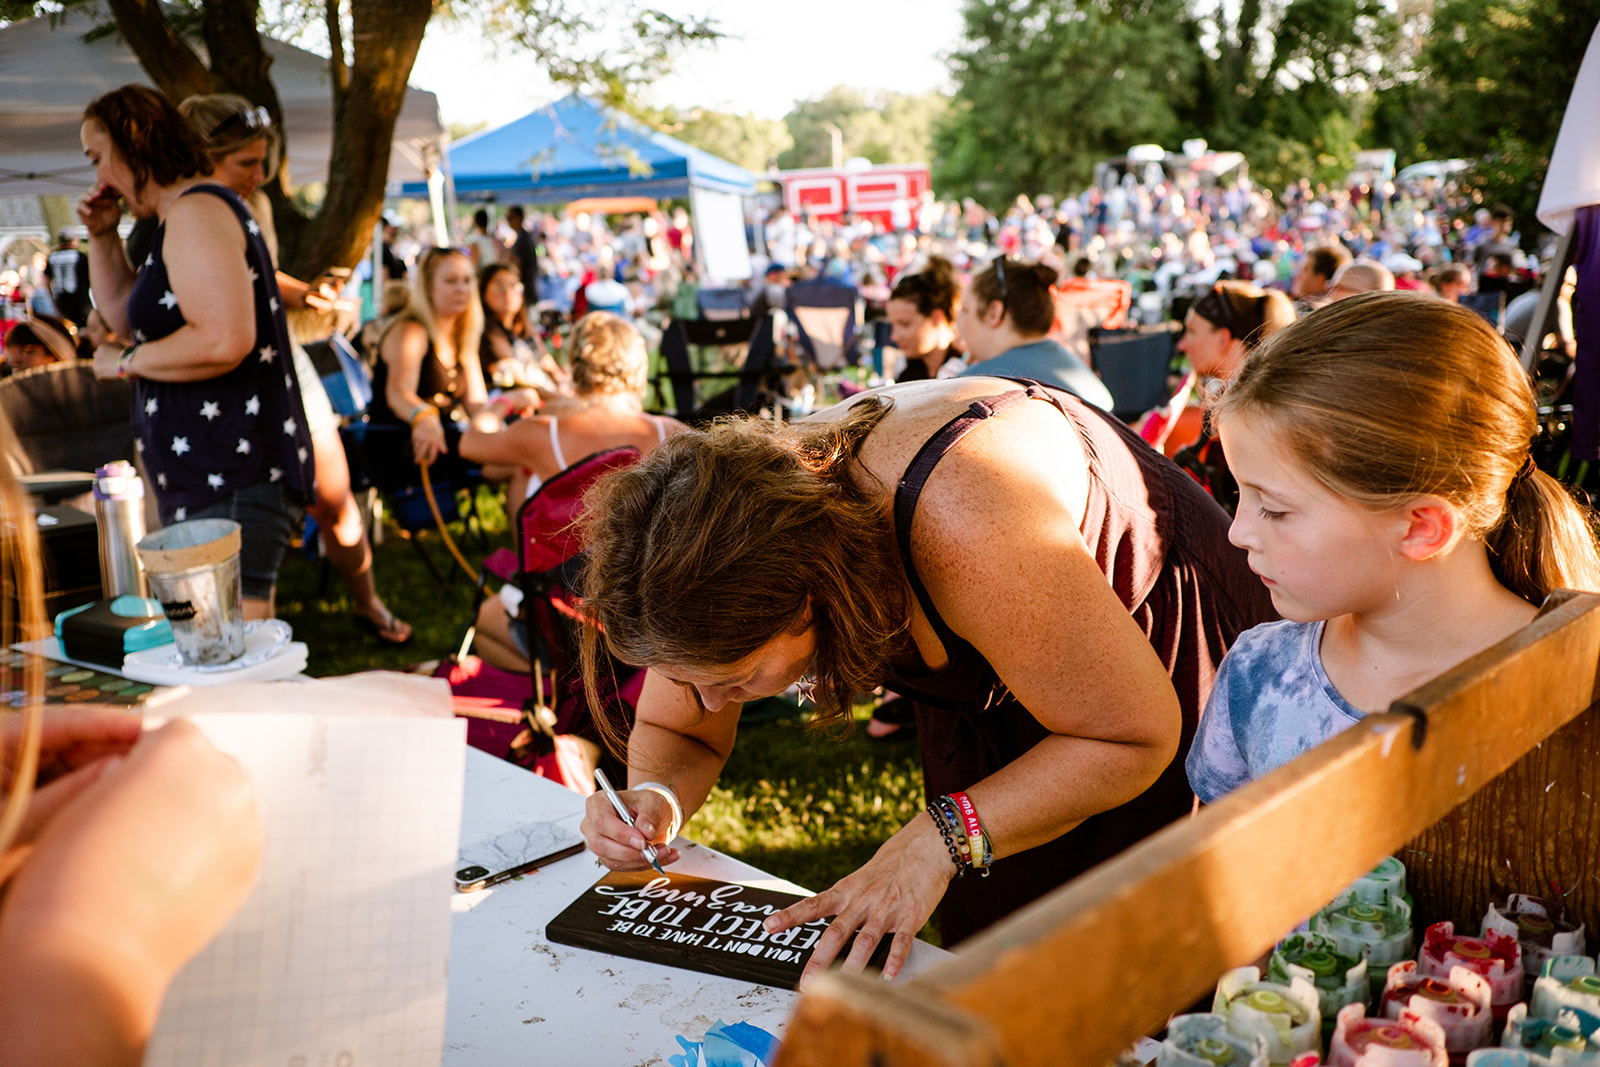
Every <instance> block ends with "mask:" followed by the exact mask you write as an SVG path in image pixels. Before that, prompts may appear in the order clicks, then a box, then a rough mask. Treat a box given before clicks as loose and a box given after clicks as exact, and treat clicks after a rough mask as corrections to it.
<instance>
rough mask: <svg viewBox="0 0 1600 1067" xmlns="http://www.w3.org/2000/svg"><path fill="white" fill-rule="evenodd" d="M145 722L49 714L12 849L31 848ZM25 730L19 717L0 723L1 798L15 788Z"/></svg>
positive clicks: (73, 712)
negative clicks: (29, 794)
mask: <svg viewBox="0 0 1600 1067" xmlns="http://www.w3.org/2000/svg"><path fill="white" fill-rule="evenodd" d="M142 721H143V720H141V719H140V718H139V716H137V715H130V714H128V713H127V712H121V711H108V710H105V709H101V708H62V709H61V710H59V711H52V712H49V713H48V714H46V715H45V716H44V720H43V724H42V729H41V730H40V732H39V769H38V771H37V772H36V774H35V776H34V781H35V783H36V789H35V791H34V794H33V796H32V797H31V798H30V799H29V801H28V813H27V815H26V817H25V818H24V821H23V823H22V827H21V829H20V830H19V832H18V837H17V839H16V841H15V842H13V843H14V844H19V845H26V844H30V843H31V842H32V841H33V839H34V838H35V837H36V836H38V834H39V832H40V831H41V830H43V828H44V826H45V824H47V823H48V822H49V821H50V819H51V818H52V817H53V816H54V815H55V814H56V813H57V812H58V811H60V810H61V809H62V808H64V807H66V805H67V804H69V803H70V802H71V801H72V800H73V798H75V797H76V796H77V795H78V794H79V793H81V792H82V791H83V790H84V789H86V788H88V787H89V786H90V785H93V784H94V783H95V781H97V780H98V779H99V777H100V774H101V772H103V771H104V770H105V769H106V767H107V765H108V758H109V757H112V756H121V755H124V754H125V753H127V751H128V749H130V748H132V747H133V743H134V742H135V741H137V740H138V739H139V732H140V730H141V729H142ZM22 726H23V718H22V716H20V715H8V716H5V717H4V718H0V795H3V794H7V793H9V792H10V791H11V789H12V788H13V776H14V775H15V773H16V763H17V753H18V752H19V750H20V748H21V744H22Z"/></svg>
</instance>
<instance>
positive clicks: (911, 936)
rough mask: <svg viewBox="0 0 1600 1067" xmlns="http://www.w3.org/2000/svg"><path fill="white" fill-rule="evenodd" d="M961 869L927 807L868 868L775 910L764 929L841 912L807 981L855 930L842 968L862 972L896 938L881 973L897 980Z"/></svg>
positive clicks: (810, 964)
mask: <svg viewBox="0 0 1600 1067" xmlns="http://www.w3.org/2000/svg"><path fill="white" fill-rule="evenodd" d="M955 874H956V868H955V864H953V863H952V862H950V853H949V851H948V850H947V849H946V848H945V845H944V841H943V840H942V839H941V838H940V837H939V831H938V830H937V829H935V828H934V825H933V820H932V818H931V817H930V816H928V814H927V813H923V814H921V815H918V816H917V817H916V818H915V819H913V820H912V821H911V822H909V823H907V824H906V825H905V826H904V827H902V828H901V829H900V832H899V833H897V834H895V835H894V836H893V837H891V838H889V840H887V841H885V842H884V843H883V847H882V848H880V849H878V852H877V855H875V856H873V857H872V859H870V860H868V861H867V865H866V866H865V867H862V868H861V869H860V870H859V871H856V872H855V873H854V874H851V875H847V876H846V877H844V878H841V879H840V880H839V881H838V882H835V883H834V885H833V888H831V889H829V890H827V891H826V892H823V893H818V894H817V895H816V896H814V897H807V898H806V899H805V900H802V901H800V902H799V903H798V904H793V905H791V906H789V907H787V908H784V909H783V910H782V911H780V912H778V913H777V914H775V915H771V916H769V917H768V918H767V921H766V924H765V925H766V929H767V932H768V933H774V934H775V933H778V932H779V931H782V930H787V929H789V928H790V927H792V926H801V925H803V924H805V923H808V922H811V921H813V920H815V919H820V918H823V917H825V916H828V915H833V916H837V918H835V919H834V920H833V922H832V923H830V924H829V925H828V929H827V930H826V931H825V932H824V933H823V935H822V937H821V938H819V939H818V941H817V947H816V948H815V949H814V950H813V951H812V953H811V959H810V960H809V961H808V962H807V963H806V969H805V971H804V972H803V973H802V974H801V975H800V984H801V986H802V987H803V986H804V985H805V984H806V983H807V982H809V981H810V980H811V979H812V978H814V977H816V975H818V974H820V973H821V972H822V971H823V970H824V969H825V968H827V966H828V965H829V964H831V963H832V962H833V961H834V958H835V957H837V956H838V955H839V952H840V950H841V949H843V948H844V947H845V945H846V944H847V943H848V942H849V941H850V935H851V934H854V935H855V943H854V945H852V946H851V948H850V955H849V956H848V957H846V959H845V961H844V969H845V970H847V971H859V970H862V969H863V968H864V967H866V965H867V961H868V960H870V959H871V958H872V954H873V953H874V952H875V951H876V950H877V948H878V943H879V942H880V941H882V940H883V939H884V938H885V937H892V938H893V939H894V941H893V943H892V944H891V945H890V947H889V957H888V959H887V960H886V961H885V962H884V965H883V977H884V978H885V979H889V978H893V977H895V976H896V975H898V974H899V973H900V969H901V968H902V967H904V966H905V962H906V956H907V955H909V954H910V952H911V942H912V941H914V940H915V939H916V936H917V931H918V930H921V929H922V927H923V924H924V923H926V922H927V921H928V917H929V916H930V915H932V914H933V909H934V908H935V907H936V906H937V905H938V903H939V901H940V900H941V899H942V898H943V897H944V891H945V889H946V888H947V887H948V886H949V885H950V880H951V879H952V878H954V877H955Z"/></svg>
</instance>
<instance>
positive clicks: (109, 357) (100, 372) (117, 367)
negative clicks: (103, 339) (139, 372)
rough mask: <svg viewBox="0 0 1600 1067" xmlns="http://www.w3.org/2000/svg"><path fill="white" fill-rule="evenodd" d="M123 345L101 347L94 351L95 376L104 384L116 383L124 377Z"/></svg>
mask: <svg viewBox="0 0 1600 1067" xmlns="http://www.w3.org/2000/svg"><path fill="white" fill-rule="evenodd" d="M124 351H125V349H124V348H123V347H122V346H121V345H101V346H100V347H99V348H96V349H95V350H94V376H95V377H96V378H99V379H100V380H101V381H102V382H114V381H116V380H117V379H118V378H120V377H122V353H123V352H124Z"/></svg>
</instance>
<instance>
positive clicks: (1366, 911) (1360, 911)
mask: <svg viewBox="0 0 1600 1067" xmlns="http://www.w3.org/2000/svg"><path fill="white" fill-rule="evenodd" d="M1344 913H1345V914H1346V915H1348V916H1349V917H1350V918H1352V919H1356V920H1358V921H1360V922H1364V923H1375V922H1382V921H1383V909H1382V908H1380V907H1378V906H1377V905H1375V904H1360V903H1357V904H1352V905H1350V906H1349V907H1348V908H1346V909H1344Z"/></svg>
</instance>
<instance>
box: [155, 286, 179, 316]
mask: <svg viewBox="0 0 1600 1067" xmlns="http://www.w3.org/2000/svg"><path fill="white" fill-rule="evenodd" d="M157 303H159V304H160V305H161V306H162V307H164V308H166V309H167V310H168V311H171V310H172V309H173V308H175V307H177V306H178V297H177V295H176V294H174V293H173V291H172V290H171V289H168V290H167V291H166V292H165V293H163V294H161V299H160V300H159V301H157Z"/></svg>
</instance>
